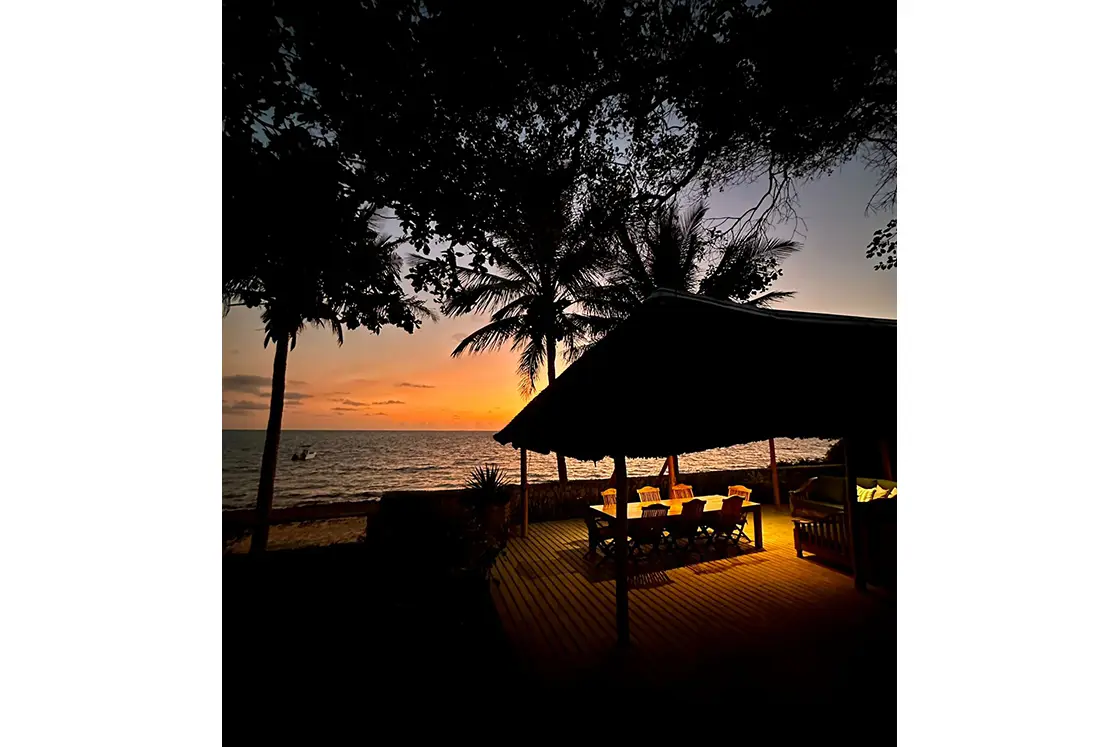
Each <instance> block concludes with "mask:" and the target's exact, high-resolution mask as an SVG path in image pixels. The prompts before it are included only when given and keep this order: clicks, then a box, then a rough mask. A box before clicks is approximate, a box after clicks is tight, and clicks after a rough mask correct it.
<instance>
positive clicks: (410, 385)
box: [397, 381, 435, 389]
mask: <svg viewBox="0 0 1120 747" xmlns="http://www.w3.org/2000/svg"><path fill="white" fill-rule="evenodd" d="M397 386H403V387H405V388H406V389H435V386H434V385H432V384H413V383H412V382H409V381H402V382H401V383H399V384H397Z"/></svg>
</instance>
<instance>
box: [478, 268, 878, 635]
mask: <svg viewBox="0 0 1120 747" xmlns="http://www.w3.org/2000/svg"><path fill="white" fill-rule="evenodd" d="M895 357H896V323H895V321H894V320H890V319H872V318H863V317H851V316H838V315H832V314H817V313H808V312H799V311H783V310H773V309H760V308H755V307H750V306H743V305H740V304H735V303H729V302H724V301H719V300H715V299H711V298H707V297H703V296H696V295H690V294H685V293H678V292H674V291H666V290H658V291H656V292H654V293H653V294H652V295H650V296H649V297H648V298H647V299H646V300H645V302H643V304H642V305H641V306H640V307H639V308H638V309H637V310H636V311H635V312H634V313H633V314H631V315H630V317H629V318H627V319H626V320H625V321H624V322H623V323H622V324H620V325H619V326H618V327H617V328H616V329H615V330H613V331H612V332H611V333H610V334H608V335H607V336H606V337H604V338H603V339H602V340H600V341H599V342H598V343H596V344H595V345H594V346H593V347H592V348H591V349H590V350H588V351H587V352H586V353H584V354H583V355H582V356H581V357H580V358H579V360H577V361H576V362H575V363H573V364H572V365H571V366H570V367H568V369H567V370H565V371H564V372H563V373H562V374H561V375H560V376H558V377H557V378H556V380H555V381H554V382H553V383H552V384H551V385H550V386H548V387H547V388H546V389H544V390H543V391H542V392H541V393H540V394H538V395H537V396H536V397H535V398H534V399H533V400H532V401H530V402H529V403H528V404H527V405H525V407H524V408H523V409H522V410H521V412H519V413H518V414H517V415H516V416H515V417H514V418H513V420H511V421H510V422H509V424H508V425H506V427H505V428H503V429H502V430H501V431H499V432H498V433H497V434H495V436H494V438H495V439H496V440H497V441H498V442H499V443H502V444H509V445H512V446H514V447H515V448H519V449H520V450H521V489H522V507H523V512H524V513H523V521H525V522H527V516H528V500H527V498H528V495H527V480H526V456H527V451H528V450H532V451H535V452H539V453H542V454H547V453H550V452H556V453H560V454H564V455H565V456H569V457H572V458H575V459H581V460H595V461H597V460H600V459H603V458H611V459H613V460H614V467H615V480H616V485H617V488H618V495H619V501H620V502H625V501H627V500H628V498H629V492H628V490H627V475H626V459H627V458H628V457H670V456H672V455H676V454H682V453H687V452H694V451H702V450H704V449H712V448H718V447H723V446H732V445H735V444H741V443H749V442H753V441H762V440H766V439H770V438H773V437H776V436H778V437H791V438H810V437H831V438H837V437H843V438H844V439H846V442H847V443H849V444H850V443H853V442H858V441H885V442H892V443H893V441H894V439H895V428H896V423H895V420H896V402H895V400H896V396H895V395H896V383H895V381H896V376H895ZM848 472H849V474H848V481H847V482H848V490H847V496H846V498H847V501H848V502H849V510H848V511H847V512H846V514H847V520H848V521H849V522H851V521H852V520H853V519H852V517H853V513H854V512H853V511H852V510H851V504H854V503H855V476H854V474H852V473H851V470H849V471H848ZM851 529H852V528H851V527H850V526H849V531H851ZM617 531H618V532H619V533H620V534H621V535H622V536H625V533H626V512H625V511H620V512H618V518H617ZM852 536H855V535H854V534H853V535H852ZM854 554H855V555H858V553H854ZM616 565H617V571H616V582H615V599H616V612H617V615H616V619H617V628H618V639H619V643H621V644H625V643H626V642H627V641H628V638H629V624H628V606H627V576H626V560H625V557H624V553H618V559H617V564H616ZM853 570H854V575H855V578H856V584H857V586H859V585H860V584H861V576H860V569H859V567H858V560H857V559H856V558H855V557H853Z"/></svg>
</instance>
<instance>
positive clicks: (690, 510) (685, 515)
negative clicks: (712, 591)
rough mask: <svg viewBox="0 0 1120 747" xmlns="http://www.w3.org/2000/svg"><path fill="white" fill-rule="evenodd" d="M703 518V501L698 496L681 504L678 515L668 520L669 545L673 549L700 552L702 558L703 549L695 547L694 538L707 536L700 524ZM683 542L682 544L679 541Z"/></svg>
mask: <svg viewBox="0 0 1120 747" xmlns="http://www.w3.org/2000/svg"><path fill="white" fill-rule="evenodd" d="M703 520H704V501H702V500H701V499H699V498H693V499H692V500H691V501H688V502H687V503H685V504H684V505H683V506H681V512H680V514H679V515H677V516H674V517H673V519H672V520H671V521H670V522H669V536H670V538H671V540H672V544H671V547H672V549H674V550H687V551H688V552H690V553H691V552H695V553H699V554H700V559H701V560H703V559H704V551H703V550H702V549H701V550H697V549H696V540H697V539H699V538H701V537H703V538H707V536H708V535H707V533H705V532H704V531H703V530H702V529H701V528H700V525H701V524H702V523H703ZM682 542H683V543H684V544H683V545H682V544H681V543H682Z"/></svg>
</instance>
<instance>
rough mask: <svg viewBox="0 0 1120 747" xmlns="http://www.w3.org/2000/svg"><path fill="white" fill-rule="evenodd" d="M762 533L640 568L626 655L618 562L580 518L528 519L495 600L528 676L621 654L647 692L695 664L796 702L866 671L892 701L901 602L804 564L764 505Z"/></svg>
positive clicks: (550, 676)
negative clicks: (595, 549)
mask: <svg viewBox="0 0 1120 747" xmlns="http://www.w3.org/2000/svg"><path fill="white" fill-rule="evenodd" d="M748 527H749V523H748ZM763 530H764V539H765V550H761V551H757V550H754V549H753V548H750V546H749V545H747V544H746V543H743V544H742V545H741V546H742V547H743V548H744V552H742V553H741V554H736V553H735V551H734V550H731V552H730V553H729V554H728V555H727V557H718V556H717V557H712V558H708V559H706V560H704V561H700V560H699V559H698V558H696V557H695V556H694V557H693V558H692V559H691V560H688V561H685V563H686V564H681V563H680V562H674V561H670V562H667V563H665V564H664V567H659V566H658V565H657V564H656V563H654V564H650V565H649V566H644V564H643V565H639V567H638V568H637V569H635V570H634V572H633V573H632V574H631V576H630V589H631V590H630V596H629V599H630V631H631V640H632V645H631V647H630V650H629V651H628V652H626V653H619V652H618V651H617V647H616V646H615V596H614V594H615V591H614V580H613V574H614V568H613V565H612V563H611V562H607V563H605V564H603V565H602V566H599V567H596V562H597V560H596V561H589V560H587V558H586V552H587V530H586V528H585V526H584V523H583V522H582V521H580V520H571V521H556V522H545V523H540V524H532V525H530V526H529V536H528V537H527V538H525V539H521V538H515V539H513V540H511V541H510V543H509V547H508V549H507V552H506V554H505V555H504V556H503V557H502V558H500V559H499V561H498V563H497V567H496V568H495V571H494V578H495V579H496V580H497V581H498V582H499V583H496V584H494V585H492V596H493V599H494V603H495V607H496V608H497V611H498V614H499V616H500V617H501V620H502V625H503V628H504V629H505V632H506V635H507V637H508V638H509V640H510V642H511V644H512V646H513V648H514V650H515V651H516V653H517V655H518V656H519V657H520V659H521V661H522V663H523V668H524V670H525V671H527V672H531V673H534V674H536V675H539V676H540V681H541V682H542V683H551V684H558V683H564V682H568V683H572V682H581V681H583V682H586V681H587V676H588V675H589V674H591V673H592V672H594V671H595V670H597V669H599V668H600V667H601V666H604V665H607V664H608V663H609V662H612V661H613V662H618V661H623V662H624V665H625V666H626V667H627V668H628V672H629V673H630V674H632V675H634V682H635V683H641V682H648V683H650V684H651V686H657V683H663V682H664V681H665V679H666V678H679V677H680V676H688V673H690V672H691V673H695V672H697V671H701V672H704V675H703V677H704V678H705V679H706V680H707V681H710V679H711V675H712V673H717V674H724V675H728V676H729V677H731V678H732V679H733V681H735V682H738V683H739V684H743V683H749V682H752V681H757V682H759V683H762V682H769V683H770V684H769V685H768V686H767V688H766V689H769V691H770V694H771V695H773V696H774V698H775V699H784V700H786V701H787V702H788V701H789V699H790V698H793V699H794V700H796V699H798V698H800V697H802V695H800V694H798V693H797V692H796V691H795V692H794V693H791V692H790V689H789V688H797V683H803V684H804V683H817V684H815V685H810V687H809V689H810V690H811V691H814V692H816V693H817V696H819V697H820V698H824V699H828V698H832V697H834V696H835V694H836V693H838V692H844V691H845V689H846V688H853V687H863V686H864V685H863V683H864V681H865V680H867V678H868V677H870V678H872V680H873V681H874V682H875V683H876V686H877V689H878V693H877V695H879V696H881V695H883V694H884V693H889V694H890V697H891V699H892V700H893V692H894V661H895V660H894V648H895V640H896V639H895V630H894V601H893V598H892V597H890V596H888V595H885V594H882V593H879V592H875V591H870V592H862V593H861V592H858V591H856V590H855V588H854V586H853V583H852V579H851V577H850V576H848V575H846V574H845V573H843V572H841V571H838V570H835V569H833V568H831V567H828V566H826V565H824V564H822V563H819V562H816V561H815V560H812V559H810V558H809V557H808V556H807V557H806V558H805V559H799V558H798V557H797V555H796V553H795V552H794V549H793V532H792V524H791V522H790V519H789V515H788V513H787V512H786V511H785V510H782V509H775V508H773V507H764V508H763ZM748 534H749V532H748ZM857 680H858V682H857ZM673 681H679V679H674V680H673ZM712 686H715V685H712Z"/></svg>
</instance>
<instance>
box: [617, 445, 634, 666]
mask: <svg viewBox="0 0 1120 747" xmlns="http://www.w3.org/2000/svg"><path fill="white" fill-rule="evenodd" d="M614 474H615V477H616V478H617V483H616V485H617V488H616V489H617V490H618V495H617V503H616V504H615V520H614V530H615V534H614V547H615V551H614V567H615V576H614V605H615V625H616V627H617V630H618V645H619V646H629V645H630V606H629V604H630V603H629V599H628V598H627V595H626V591H627V589H626V587H627V579H626V560H627V558H626V556H627V547H626V537H627V531H628V530H627V504H628V503H629V502H630V491H629V489H628V487H627V483H626V457H625V456H616V457H615V458H614Z"/></svg>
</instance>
